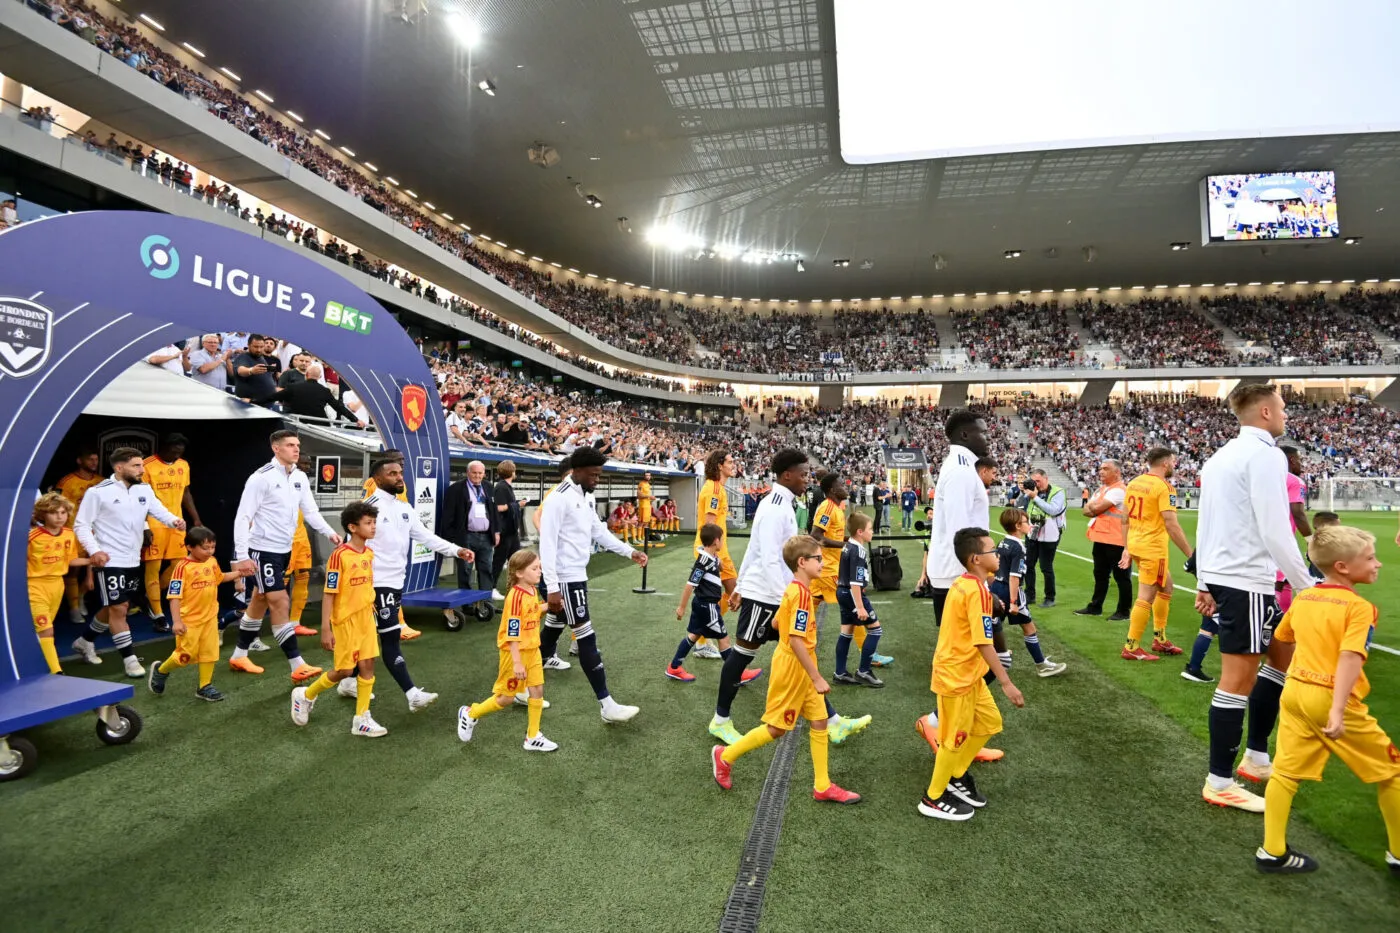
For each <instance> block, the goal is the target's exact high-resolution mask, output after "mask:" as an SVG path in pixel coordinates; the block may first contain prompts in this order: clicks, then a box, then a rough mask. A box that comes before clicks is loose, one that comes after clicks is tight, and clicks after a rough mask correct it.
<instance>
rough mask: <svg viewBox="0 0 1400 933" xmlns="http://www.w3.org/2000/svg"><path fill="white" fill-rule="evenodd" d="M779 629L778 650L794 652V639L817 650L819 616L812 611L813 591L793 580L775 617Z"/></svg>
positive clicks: (810, 648)
mask: <svg viewBox="0 0 1400 933" xmlns="http://www.w3.org/2000/svg"><path fill="white" fill-rule="evenodd" d="M773 624H774V625H775V626H776V627H777V629H778V650H779V651H786V652H788V653H791V652H792V644H791V642H792V640H793V639H794V638H797V639H800V640H801V641H802V642H803V643H804V644H806V645H807V650H808V651H809V652H813V653H814V656H815V652H816V650H817V617H816V614H815V613H813V612H812V591H811V590H809V589H807V587H805V586H803V585H802V584H801V583H799V582H797V581H796V580H793V581H792V582H791V583H789V584H788V585H787V589H786V590H784V591H783V601H782V602H781V603H779V604H778V612H777V614H776V615H775V616H774V617H773Z"/></svg>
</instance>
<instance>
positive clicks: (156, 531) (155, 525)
mask: <svg viewBox="0 0 1400 933" xmlns="http://www.w3.org/2000/svg"><path fill="white" fill-rule="evenodd" d="M147 527H149V528H150V531H151V546H150V547H148V548H142V549H141V560H143V561H148V560H179V559H180V558H182V557H184V556H185V533H184V532H183V531H176V530H175V529H174V528H167V527H165V526H164V525H162V524H160V523H159V522H150V523H149V524H148V526H147Z"/></svg>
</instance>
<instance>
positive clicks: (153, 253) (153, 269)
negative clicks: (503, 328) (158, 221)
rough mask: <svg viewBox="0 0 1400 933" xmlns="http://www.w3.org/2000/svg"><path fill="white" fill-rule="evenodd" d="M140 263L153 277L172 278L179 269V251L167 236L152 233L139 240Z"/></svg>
mask: <svg viewBox="0 0 1400 933" xmlns="http://www.w3.org/2000/svg"><path fill="white" fill-rule="evenodd" d="M141 263H142V264H143V265H144V266H145V267H146V271H148V272H149V273H150V274H151V278H153V279H168V278H172V277H173V276H174V275H175V273H177V272H179V271H180V252H179V250H177V249H175V247H173V246H171V245H170V238H169V237H164V236H161V235H160V234H159V233H153V234H151V235H150V236H148V237H146V239H144V240H142V241H141Z"/></svg>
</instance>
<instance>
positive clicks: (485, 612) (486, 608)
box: [475, 600, 496, 622]
mask: <svg viewBox="0 0 1400 933" xmlns="http://www.w3.org/2000/svg"><path fill="white" fill-rule="evenodd" d="M475 609H476V617H477V618H478V619H480V620H481V621H483V622H490V621H491V616H493V615H494V614H495V612H496V609H495V607H494V606H492V605H491V602H490V600H484V601H482V602H479V603H477V604H476V607H475Z"/></svg>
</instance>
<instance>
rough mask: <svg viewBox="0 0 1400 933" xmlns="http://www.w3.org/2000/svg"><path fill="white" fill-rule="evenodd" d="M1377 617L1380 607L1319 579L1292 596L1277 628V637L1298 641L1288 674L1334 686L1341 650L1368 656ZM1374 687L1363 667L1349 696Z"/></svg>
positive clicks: (1291, 677)
mask: <svg viewBox="0 0 1400 933" xmlns="http://www.w3.org/2000/svg"><path fill="white" fill-rule="evenodd" d="M1378 618H1380V611H1379V610H1377V609H1376V607H1375V606H1373V605H1371V604H1370V603H1369V602H1367V601H1366V600H1365V599H1364V598H1363V597H1362V596H1360V595H1358V594H1357V593H1356V591H1355V590H1351V589H1348V588H1347V587H1345V586H1335V585H1333V584H1331V583H1319V584H1318V585H1316V586H1310V587H1308V588H1307V589H1306V590H1303V592H1301V593H1299V594H1298V595H1297V596H1294V597H1293V605H1291V606H1289V607H1288V612H1287V613H1285V614H1284V617H1283V621H1282V622H1280V623H1279V624H1278V628H1276V629H1275V630H1274V638H1277V639H1278V640H1279V641H1283V642H1291V643H1292V644H1293V646H1294V647H1293V661H1292V662H1291V663H1290V664H1289V665H1288V679H1289V680H1297V681H1300V682H1302V683H1305V684H1313V685H1315V686H1318V687H1326V688H1328V689H1329V690H1330V689H1331V688H1332V684H1333V682H1334V680H1335V678H1336V674H1337V662H1338V661H1339V660H1341V657H1342V652H1343V651H1354V652H1356V653H1357V654H1359V655H1361V656H1362V657H1363V658H1364V657H1366V655H1367V653H1368V652H1369V651H1370V648H1371V637H1372V636H1373V635H1375V633H1376V620H1377V619H1378ZM1370 692H1371V683H1370V681H1368V680H1367V679H1366V672H1365V671H1364V670H1363V671H1362V672H1361V675H1360V676H1359V677H1357V678H1356V686H1355V687H1353V688H1352V691H1351V695H1352V696H1353V697H1354V698H1356V699H1357V700H1358V701H1359V700H1364V699H1366V694H1368V693H1370Z"/></svg>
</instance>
